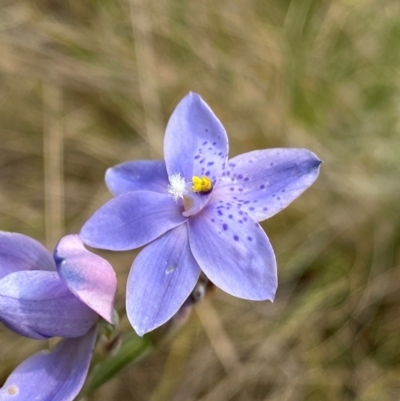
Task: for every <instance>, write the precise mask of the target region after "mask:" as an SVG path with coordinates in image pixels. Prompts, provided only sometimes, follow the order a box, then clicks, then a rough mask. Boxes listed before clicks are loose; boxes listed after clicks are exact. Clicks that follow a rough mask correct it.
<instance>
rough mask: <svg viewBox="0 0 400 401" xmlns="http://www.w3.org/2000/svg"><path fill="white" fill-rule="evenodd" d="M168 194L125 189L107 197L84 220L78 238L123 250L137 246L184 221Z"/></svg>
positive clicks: (93, 243) (88, 243) (97, 244)
mask: <svg viewBox="0 0 400 401" xmlns="http://www.w3.org/2000/svg"><path fill="white" fill-rule="evenodd" d="M182 211H183V209H182V206H178V205H177V204H176V203H175V201H174V200H173V199H172V197H171V196H170V195H163V194H159V193H156V192H150V191H137V192H129V193H126V194H124V195H120V196H118V197H116V198H114V199H111V200H110V201H109V202H108V203H106V204H105V205H104V206H102V207H101V208H100V209H99V210H97V212H95V213H94V215H93V216H92V217H91V218H90V219H89V220H88V221H87V222H86V223H85V225H84V226H83V228H82V231H81V232H80V237H81V239H82V241H83V242H84V243H85V244H87V245H89V246H93V247H95V248H102V249H110V250H112V251H125V250H129V249H134V248H138V247H140V246H143V245H145V244H147V243H149V242H150V241H152V240H154V239H156V238H157V237H159V236H160V235H161V234H164V233H165V232H166V231H168V230H170V229H171V228H174V227H176V226H178V225H180V224H182V223H183V222H185V221H186V217H184V216H182Z"/></svg>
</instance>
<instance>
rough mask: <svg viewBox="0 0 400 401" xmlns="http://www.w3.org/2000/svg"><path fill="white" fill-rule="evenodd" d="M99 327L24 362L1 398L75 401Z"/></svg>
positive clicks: (9, 378) (8, 400)
mask: <svg viewBox="0 0 400 401" xmlns="http://www.w3.org/2000/svg"><path fill="white" fill-rule="evenodd" d="M96 334H97V329H96V327H93V329H92V330H90V331H89V332H88V333H87V334H85V335H84V336H82V337H78V338H74V339H62V340H61V341H60V342H59V343H58V344H57V345H56V346H55V347H54V349H53V350H52V351H51V352H47V351H40V352H38V353H36V354H34V355H32V356H31V357H30V358H28V359H26V360H25V361H24V362H22V363H21V364H20V365H19V366H18V367H17V368H16V369H15V370H14V371H13V372H12V373H11V375H10V376H9V377H8V379H7V380H6V382H5V383H4V385H3V387H2V388H1V389H0V401H28V400H29V401H72V400H74V399H75V397H76V396H77V395H78V393H79V391H80V390H81V388H82V387H83V384H84V382H85V379H86V376H87V372H88V370H89V365H90V360H91V358H92V354H93V349H94V345H95V340H96Z"/></svg>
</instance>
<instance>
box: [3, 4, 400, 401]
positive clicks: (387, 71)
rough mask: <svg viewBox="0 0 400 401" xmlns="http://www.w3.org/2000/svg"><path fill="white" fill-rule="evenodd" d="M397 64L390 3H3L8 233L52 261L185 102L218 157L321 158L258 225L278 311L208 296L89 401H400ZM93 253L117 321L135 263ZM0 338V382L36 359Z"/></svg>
mask: <svg viewBox="0 0 400 401" xmlns="http://www.w3.org/2000/svg"><path fill="white" fill-rule="evenodd" d="M399 49H400V3H399V2H398V1H397V0H381V1H372V0H364V1H363V0H301V1H300V0H249V1H240V0H214V1H209V0H196V1H184V0H114V1H112V0H86V1H84V2H79V1H75V0H29V1H28V0H25V1H23V0H17V1H15V0H2V2H1V4H0V54H1V57H0V121H1V124H0V166H1V168H0V222H1V227H0V228H1V229H2V230H7V231H17V232H21V233H24V234H27V235H30V236H32V237H34V238H36V239H38V240H40V241H42V242H44V243H45V244H47V246H48V247H49V249H52V248H53V246H54V245H55V243H56V242H57V240H58V239H59V238H60V236H62V235H63V234H64V233H71V232H77V231H78V230H79V229H80V227H81V225H82V224H83V222H84V221H85V219H86V218H87V217H88V216H89V215H90V214H91V213H92V212H93V211H94V210H95V209H96V208H97V207H99V206H100V205H101V204H103V203H104V202H105V201H106V200H108V199H110V198H111V195H110V194H109V193H108V191H107V189H106V187H105V185H104V182H103V176H104V172H105V170H106V168H107V167H109V166H112V165H114V164H116V163H119V162H122V161H126V160H132V159H143V158H161V157H162V138H163V134H164V128H165V125H166V122H167V120H168V117H169V116H170V114H171V112H172V111H173V109H174V107H175V106H176V104H177V103H178V101H179V100H180V99H181V98H182V97H183V96H184V95H185V94H186V93H187V92H188V91H189V90H192V91H195V92H198V93H200V94H201V95H202V96H203V98H204V99H205V100H206V101H207V102H208V104H209V105H210V106H211V107H212V109H213V110H214V112H215V113H216V114H217V116H218V117H219V118H220V120H221V121H222V123H223V124H224V126H225V127H226V129H227V131H228V134H229V138H230V155H231V156H234V155H236V154H239V153H242V152H246V151H250V150H253V149H258V148H269V147H305V148H308V149H310V150H313V151H314V152H315V153H317V154H318V156H319V157H320V158H321V159H323V160H324V164H323V165H322V171H321V175H320V178H319V179H318V181H317V182H316V183H315V184H314V185H313V187H312V188H310V189H309V190H308V191H307V192H306V193H305V194H303V195H302V196H301V198H299V199H298V200H296V201H295V202H294V203H293V204H292V205H290V207H289V208H288V209H286V210H284V211H283V212H281V213H280V214H278V215H277V216H275V217H273V218H272V219H270V220H268V221H266V222H265V223H263V227H264V228H265V230H266V232H267V233H268V235H269V237H270V239H271V242H272V244H273V246H274V249H275V251H276V255H277V260H278V269H279V289H278V293H277V297H276V301H275V303H273V304H271V303H268V302H261V303H255V302H247V301H244V300H239V299H235V298H233V297H230V296H228V295H226V294H224V293H222V292H217V293H216V294H215V295H214V296H213V297H212V299H211V300H209V301H206V302H204V303H203V304H201V305H199V306H198V307H197V311H196V313H194V314H193V315H192V317H191V319H190V321H189V323H188V324H187V325H186V326H185V327H184V328H183V330H182V331H181V332H180V333H179V335H178V336H177V337H176V338H175V339H174V340H173V341H172V342H171V343H170V344H168V345H165V346H163V347H161V349H160V350H159V352H157V353H155V354H153V355H152V356H151V357H149V358H147V359H146V360H144V361H142V362H141V363H140V364H139V365H137V366H136V367H133V368H131V369H128V370H126V371H124V372H123V374H121V375H120V376H118V377H117V378H116V379H114V380H112V381H111V382H109V383H107V384H106V385H105V386H104V387H102V388H101V389H100V390H99V391H97V392H96V393H95V394H94V395H93V396H92V397H91V398H90V400H99V401H103V400H117V399H118V400H121V401H123V400H135V401H148V400H150V401H162V400H174V401H191V400H193V401H225V400H226V401H228V400H230V401H251V400H255V401H258V400H260V401H261V400H265V401H275V400H277V401H278V400H279V401H285V400H287V401H289V400H290V401H297V400H307V401H320V400H332V401H333V400H335V401H336V400H362V401H376V400H379V401H381V400H383V401H390V400H393V401H395V400H396V401H398V400H399V399H400V355H399V352H400V291H399V287H400V269H399V263H400V249H399V241H400V234H399V233H400V230H399V227H400V216H399V195H400V178H399V175H400V169H399V155H400V148H399V145H400V143H399V140H400V139H399V131H400V124H399V122H400V119H399V113H400V92H399V84H400V75H399V72H400V70H399V67H400V52H399ZM103 255H105V256H106V257H107V258H108V259H109V260H110V261H111V262H112V264H113V265H114V267H115V269H116V271H117V272H118V275H119V277H120V281H119V283H120V284H119V296H118V302H117V305H119V306H121V305H123V303H124V285H125V284H124V283H125V279H126V274H127V272H128V270H129V267H130V263H131V261H132V258H133V255H134V254H133V253H129V252H128V253H123V254H113V253H103ZM126 330H128V326H127V325H126ZM0 335H1V340H0V344H1V347H0V360H1V363H0V381H3V380H4V379H5V377H6V375H7V374H8V373H9V371H10V369H12V368H13V366H15V364H16V363H18V362H19V361H21V360H22V359H24V358H25V357H26V356H27V355H29V354H30V353H32V352H33V351H34V350H36V349H38V348H39V347H40V346H41V344H40V343H38V342H35V341H29V340H26V339H22V338H19V337H18V336H16V335H14V334H12V333H10V331H8V330H6V329H4V328H0Z"/></svg>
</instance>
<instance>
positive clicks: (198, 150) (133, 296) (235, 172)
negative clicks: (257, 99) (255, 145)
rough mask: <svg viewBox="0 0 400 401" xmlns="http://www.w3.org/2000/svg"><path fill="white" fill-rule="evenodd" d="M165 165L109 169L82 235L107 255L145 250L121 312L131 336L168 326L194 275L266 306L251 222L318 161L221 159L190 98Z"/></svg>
mask: <svg viewBox="0 0 400 401" xmlns="http://www.w3.org/2000/svg"><path fill="white" fill-rule="evenodd" d="M164 156H165V162H164V161H133V162H127V163H123V164H120V165H117V166H115V167H113V168H110V169H109V170H108V171H107V173H106V183H107V186H108V188H109V189H110V191H111V192H112V193H113V194H114V195H115V196H116V197H115V198H114V199H112V200H110V201H109V202H108V203H106V204H105V205H103V206H102V207H101V208H100V209H99V210H98V211H96V212H95V213H94V215H93V216H92V217H90V219H89V220H88V221H87V222H86V223H85V225H84V226H83V228H82V230H81V233H80V236H81V238H82V240H83V242H84V243H86V244H87V245H90V246H93V247H95V248H103V249H109V250H114V251H122V250H129V249H134V248H138V247H141V246H143V245H147V244H148V245H147V246H146V247H145V248H144V249H143V250H142V251H141V252H140V253H139V255H138V256H137V258H136V259H135V261H134V262H133V265H132V269H131V271H130V274H129V277H128V283H127V295H126V297H127V301H126V302H127V303H126V306H127V314H128V318H129V320H130V322H131V324H132V325H133V327H134V329H135V330H136V332H137V333H138V334H139V335H143V334H144V333H146V332H148V331H150V330H153V329H155V328H156V327H158V326H160V325H161V324H163V323H165V322H166V321H167V320H169V319H170V318H171V317H172V316H173V315H174V314H175V313H176V312H177V310H178V309H179V307H180V306H181V305H182V304H183V303H184V301H185V300H186V299H187V297H188V296H189V294H190V293H191V291H192V290H193V288H194V286H195V285H196V282H197V280H198V279H199V276H200V273H201V272H203V273H204V274H205V275H206V276H207V278H208V279H209V280H210V281H211V282H212V283H214V284H215V285H216V286H217V287H219V288H221V289H222V290H224V291H225V292H227V293H229V294H232V295H234V296H237V297H240V298H245V299H250V300H271V301H272V300H273V299H274V296H275V292H276V288H277V271H276V261H275V255H274V252H273V249H272V246H271V244H270V241H269V239H268V237H267V236H266V234H265V233H264V231H263V230H262V229H261V226H260V225H259V223H258V222H260V221H262V220H265V219H267V218H269V217H271V216H273V215H274V214H276V213H278V212H279V211H280V210H282V209H283V208H285V207H286V206H287V205H289V203H291V202H292V201H293V200H294V199H296V198H297V197H298V196H299V195H300V194H301V193H302V192H303V191H305V190H306V189H307V188H308V187H309V186H310V185H311V184H312V183H313V182H314V181H315V180H316V178H317V176H318V170H319V166H320V164H321V161H320V160H319V159H318V158H317V156H316V155H315V154H314V153H312V152H310V151H308V150H305V149H267V150H256V151H253V152H249V153H245V154H242V155H240V156H236V157H234V158H233V159H230V160H228V138H227V135H226V132H225V130H224V128H223V126H222V124H221V123H220V121H219V120H218V119H217V118H216V116H215V115H214V113H213V112H212V111H211V109H210V108H209V107H208V105H207V104H206V103H205V102H204V101H203V100H202V99H201V97H200V96H199V95H197V94H194V93H190V94H189V95H187V96H186V97H185V98H184V99H183V100H182V101H181V102H180V103H179V104H178V106H177V108H176V109H175V111H174V112H173V114H172V116H171V118H170V120H169V122H168V125H167V129H166V134H165V141H164Z"/></svg>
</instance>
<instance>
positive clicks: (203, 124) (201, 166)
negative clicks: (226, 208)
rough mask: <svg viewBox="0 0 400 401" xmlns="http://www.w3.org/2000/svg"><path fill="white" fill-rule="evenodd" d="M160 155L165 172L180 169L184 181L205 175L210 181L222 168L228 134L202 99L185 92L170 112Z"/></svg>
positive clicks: (226, 151)
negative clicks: (185, 94) (163, 156)
mask: <svg viewBox="0 0 400 401" xmlns="http://www.w3.org/2000/svg"><path fill="white" fill-rule="evenodd" d="M164 155H165V163H166V166H167V171H168V175H169V176H171V175H173V174H177V173H180V174H181V175H182V176H183V177H184V178H185V180H186V181H187V182H191V180H192V177H193V176H194V175H196V176H208V177H210V178H211V180H212V181H213V183H214V185H215V184H216V182H217V181H218V179H219V177H220V175H221V174H222V172H223V171H224V169H225V163H226V161H227V157H228V137H227V135H226V132H225V129H224V127H223V126H222V124H221V123H220V121H219V120H218V119H217V117H216V116H215V115H214V113H213V112H212V111H211V109H210V108H209V106H208V105H207V104H206V103H205V102H204V101H203V99H202V98H201V97H200V96H199V95H197V94H195V93H189V94H188V95H187V96H185V97H184V98H183V99H182V100H181V102H180V103H179V104H178V106H177V107H176V109H175V110H174V112H173V113H172V115H171V118H170V120H169V122H168V125H167V129H166V132H165V139H164Z"/></svg>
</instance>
